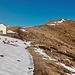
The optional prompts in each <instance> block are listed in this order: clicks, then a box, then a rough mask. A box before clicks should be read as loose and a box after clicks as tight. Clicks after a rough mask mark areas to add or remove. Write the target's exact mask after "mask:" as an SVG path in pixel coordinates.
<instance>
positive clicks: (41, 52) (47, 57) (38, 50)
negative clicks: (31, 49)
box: [35, 48, 55, 60]
mask: <svg viewBox="0 0 75 75" xmlns="http://www.w3.org/2000/svg"><path fill="white" fill-rule="evenodd" d="M35 52H38V53H39V54H41V55H42V56H43V58H42V59H44V60H55V59H52V58H51V57H50V56H48V55H47V54H46V53H45V52H44V51H43V50H42V49H40V48H35Z"/></svg>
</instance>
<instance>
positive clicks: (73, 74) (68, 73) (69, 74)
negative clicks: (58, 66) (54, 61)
mask: <svg viewBox="0 0 75 75" xmlns="http://www.w3.org/2000/svg"><path fill="white" fill-rule="evenodd" d="M66 74H67V75H75V74H69V73H66Z"/></svg>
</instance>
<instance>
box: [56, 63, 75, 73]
mask: <svg viewBox="0 0 75 75" xmlns="http://www.w3.org/2000/svg"><path fill="white" fill-rule="evenodd" d="M56 64H58V65H60V66H63V67H64V68H66V69H68V70H69V71H71V72H75V68H74V67H69V66H66V65H65V64H63V63H60V62H58V63H56Z"/></svg>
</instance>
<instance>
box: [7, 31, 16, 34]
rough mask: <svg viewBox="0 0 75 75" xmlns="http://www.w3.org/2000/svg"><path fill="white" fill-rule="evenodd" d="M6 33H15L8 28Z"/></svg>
mask: <svg viewBox="0 0 75 75" xmlns="http://www.w3.org/2000/svg"><path fill="white" fill-rule="evenodd" d="M7 33H16V32H14V31H12V30H8V31H7Z"/></svg>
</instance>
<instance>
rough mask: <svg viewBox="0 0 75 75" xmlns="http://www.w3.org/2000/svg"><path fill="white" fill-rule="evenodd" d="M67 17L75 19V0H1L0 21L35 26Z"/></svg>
mask: <svg viewBox="0 0 75 75" xmlns="http://www.w3.org/2000/svg"><path fill="white" fill-rule="evenodd" d="M59 18H66V19H73V20H75V0H0V22H1V23H4V24H6V25H11V26H16V25H19V26H35V25H41V24H44V23H45V22H47V21H50V20H54V19H59Z"/></svg>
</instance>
